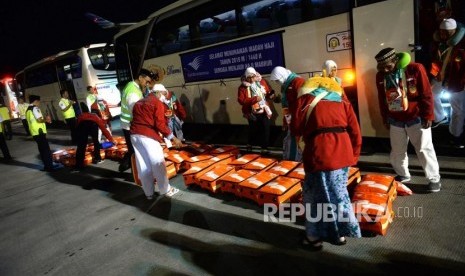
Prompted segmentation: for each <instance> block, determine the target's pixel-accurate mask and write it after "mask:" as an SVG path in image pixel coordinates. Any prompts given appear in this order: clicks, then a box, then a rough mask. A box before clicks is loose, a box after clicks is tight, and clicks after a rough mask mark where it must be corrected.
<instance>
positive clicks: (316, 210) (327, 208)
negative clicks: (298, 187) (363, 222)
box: [303, 167, 361, 241]
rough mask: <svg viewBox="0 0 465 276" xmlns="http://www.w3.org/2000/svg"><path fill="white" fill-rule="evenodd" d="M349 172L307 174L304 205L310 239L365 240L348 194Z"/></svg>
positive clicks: (343, 169)
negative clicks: (350, 238) (342, 238)
mask: <svg viewBox="0 0 465 276" xmlns="http://www.w3.org/2000/svg"><path fill="white" fill-rule="evenodd" d="M347 177H348V168H347V167H346V168H342V169H338V170H334V171H321V172H314V173H306V176H305V182H304V185H303V201H304V204H305V208H306V209H305V210H306V214H305V217H306V222H305V231H306V233H307V235H308V236H311V237H315V238H321V239H324V240H330V241H336V240H337V239H338V238H340V237H356V238H359V237H361V232H360V226H359V224H358V221H357V219H356V218H355V214H354V211H353V208H352V204H351V202H350V198H349V193H348V191H347V186H346V185H347Z"/></svg>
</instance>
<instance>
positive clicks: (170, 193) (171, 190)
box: [163, 187, 179, 197]
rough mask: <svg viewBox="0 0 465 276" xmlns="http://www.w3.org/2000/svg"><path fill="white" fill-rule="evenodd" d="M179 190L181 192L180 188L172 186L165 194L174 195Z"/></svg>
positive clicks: (167, 195)
mask: <svg viewBox="0 0 465 276" xmlns="http://www.w3.org/2000/svg"><path fill="white" fill-rule="evenodd" d="M178 192H179V189H177V188H175V187H171V189H170V190H169V191H168V192H167V193H166V194H164V195H163V196H166V197H172V196H174V195H175V194H177V193H178Z"/></svg>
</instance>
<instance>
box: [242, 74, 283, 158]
mask: <svg viewBox="0 0 465 276" xmlns="http://www.w3.org/2000/svg"><path fill="white" fill-rule="evenodd" d="M241 79H242V84H241V85H240V86H239V88H238V91H237V101H238V102H239V104H240V105H242V114H243V116H244V117H245V118H246V119H247V121H248V122H249V126H250V127H249V139H248V145H247V150H248V151H250V150H251V149H252V145H260V146H261V148H262V154H267V153H268V144H269V140H270V119H271V115H272V112H271V109H270V103H269V102H268V100H272V99H273V98H274V96H275V95H274V90H272V89H271V87H270V85H269V84H268V83H267V82H266V80H265V79H262V76H261V75H260V74H259V73H258V72H257V71H255V69H254V68H252V67H249V68H247V69H246V70H245V72H244V75H243V76H242V78H241Z"/></svg>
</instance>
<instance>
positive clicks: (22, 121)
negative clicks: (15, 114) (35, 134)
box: [21, 119, 31, 136]
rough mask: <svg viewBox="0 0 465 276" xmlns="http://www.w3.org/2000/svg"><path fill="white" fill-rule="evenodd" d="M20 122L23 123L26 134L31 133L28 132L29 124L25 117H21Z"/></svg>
mask: <svg viewBox="0 0 465 276" xmlns="http://www.w3.org/2000/svg"><path fill="white" fill-rule="evenodd" d="M21 123H23V127H24V130H25V131H26V134H27V136H30V135H31V132H29V125H28V123H27V120H26V119H21Z"/></svg>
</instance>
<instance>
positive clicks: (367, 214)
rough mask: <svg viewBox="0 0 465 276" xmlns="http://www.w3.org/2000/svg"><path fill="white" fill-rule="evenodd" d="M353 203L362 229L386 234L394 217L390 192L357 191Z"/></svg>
mask: <svg viewBox="0 0 465 276" xmlns="http://www.w3.org/2000/svg"><path fill="white" fill-rule="evenodd" d="M352 205H353V209H354V213H355V217H356V218H357V220H358V221H359V224H360V228H361V229H362V230H364V231H369V232H373V233H377V234H380V235H383V236H384V235H386V232H387V229H388V226H389V225H390V224H391V223H392V220H393V218H394V211H393V210H392V200H391V199H390V197H389V195H388V194H386V193H364V192H355V193H354V195H353V197H352Z"/></svg>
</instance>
